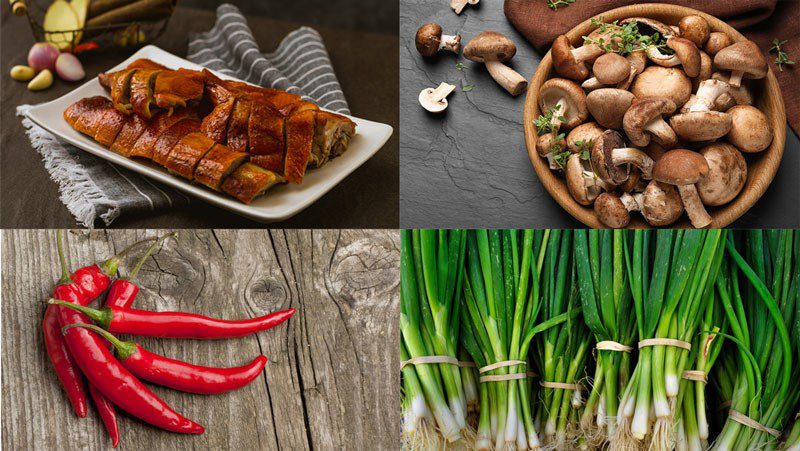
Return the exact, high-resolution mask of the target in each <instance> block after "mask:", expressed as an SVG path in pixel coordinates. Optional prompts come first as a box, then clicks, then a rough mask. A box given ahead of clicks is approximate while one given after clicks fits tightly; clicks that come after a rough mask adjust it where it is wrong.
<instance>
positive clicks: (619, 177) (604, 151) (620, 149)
mask: <svg viewBox="0 0 800 451" xmlns="http://www.w3.org/2000/svg"><path fill="white" fill-rule="evenodd" d="M628 165H634V166H636V167H637V168H638V169H639V171H641V173H642V177H643V178H645V179H650V178H652V174H653V159H652V158H650V157H649V156H647V154H646V153H644V152H642V151H641V150H639V149H636V148H634V147H627V146H626V145H625V140H624V139H623V138H622V135H620V134H619V133H618V132H616V131H614V130H606V131H605V132H603V134H602V135H600V136H599V137H598V138H596V139H595V140H594V145H593V146H592V168H594V170H595V172H596V173H597V175H598V176H599V177H600V178H601V179H602V180H603V181H604V182H606V183H609V184H612V185H619V184H621V183H623V182H624V181H625V180H627V179H628V172H629V171H628Z"/></svg>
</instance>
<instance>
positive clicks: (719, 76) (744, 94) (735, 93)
mask: <svg viewBox="0 0 800 451" xmlns="http://www.w3.org/2000/svg"><path fill="white" fill-rule="evenodd" d="M711 78H713V79H714V80H720V81H724V82H725V83H728V81H729V80H730V79H731V77H730V73H728V74H723V73H722V72H714V74H712V75H711ZM728 94H729V95H730V96H731V97H733V100H734V101H735V102H736V105H752V104H753V95H752V94H750V90H749V89H747V86H745V85H744V84H742V85H741V86H729V87H728ZM731 106H733V105H730V106H728V108H730V107H731ZM728 108H724V110H727V109H728Z"/></svg>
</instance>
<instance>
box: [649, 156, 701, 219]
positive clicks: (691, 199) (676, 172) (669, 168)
mask: <svg viewBox="0 0 800 451" xmlns="http://www.w3.org/2000/svg"><path fill="white" fill-rule="evenodd" d="M708 170H709V169H708V163H707V162H706V159H705V158H703V156H702V155H700V154H699V153H695V152H692V151H691V150H686V149H673V150H670V151H669V152H667V153H665V154H664V155H662V156H661V158H659V159H658V161H656V164H655V167H654V168H653V180H655V181H657V182H661V183H666V184H668V185H675V186H676V187H677V188H678V192H679V193H680V196H681V201H682V202H683V207H684V208H685V209H686V213H687V214H688V215H689V220H690V221H691V222H692V225H693V226H694V227H696V228H698V229H700V228H703V227H706V226H708V225H709V224H711V216H709V214H708V212H706V209H705V207H703V201H702V200H701V199H700V195H699V194H698V193H697V188H696V187H695V183H697V182H698V181H699V180H700V179H701V178H703V177H705V176H706V174H708Z"/></svg>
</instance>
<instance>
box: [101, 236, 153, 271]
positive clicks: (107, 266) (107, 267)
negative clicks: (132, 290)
mask: <svg viewBox="0 0 800 451" xmlns="http://www.w3.org/2000/svg"><path fill="white" fill-rule="evenodd" d="M157 239H158V238H156V237H151V238H147V239H144V240H141V241H137V242H135V243H133V244H131V245H130V246H128V247H126V248H125V249H123V250H121V251H120V252H119V253H117V255H114V256H113V257H111V258H109V259H108V260H106V261H104V262H103V263H100V264H99V265H98V266H99V267H100V269H101V270H102V271H103V274H105V275H107V276H109V277H111V276H113V275H114V274H116V273H117V270H118V269H119V265H120V263H121V261H122V258H123V257H125V256H126V255H127V254H128V252H130V251H132V250H133V249H134V248H136V247H139V246H140V245H142V244H144V243H149V242H150V241H153V240H157Z"/></svg>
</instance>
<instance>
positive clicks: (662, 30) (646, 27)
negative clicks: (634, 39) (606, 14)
mask: <svg viewBox="0 0 800 451" xmlns="http://www.w3.org/2000/svg"><path fill="white" fill-rule="evenodd" d="M630 22H636V24H637V28H638V29H639V33H641V34H643V35H647V36H652V35H653V34H654V33H658V34H660V35H661V36H663V37H665V38H669V37H670V36H672V35H674V34H675V31H674V30H673V29H672V28H671V27H670V26H669V25H667V24H665V23H664V22H659V21H658V20H655V19H651V18H649V17H629V18H627V19H623V20H620V21H619V24H620V25H625V24H627V23H630Z"/></svg>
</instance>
